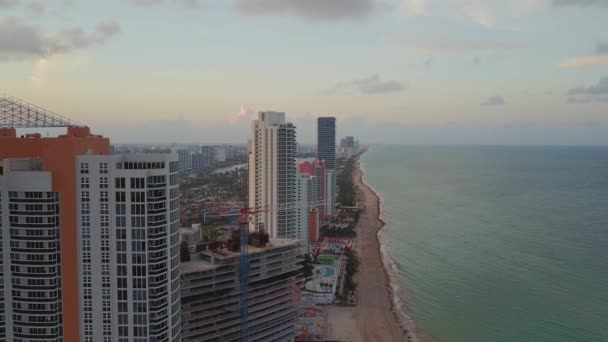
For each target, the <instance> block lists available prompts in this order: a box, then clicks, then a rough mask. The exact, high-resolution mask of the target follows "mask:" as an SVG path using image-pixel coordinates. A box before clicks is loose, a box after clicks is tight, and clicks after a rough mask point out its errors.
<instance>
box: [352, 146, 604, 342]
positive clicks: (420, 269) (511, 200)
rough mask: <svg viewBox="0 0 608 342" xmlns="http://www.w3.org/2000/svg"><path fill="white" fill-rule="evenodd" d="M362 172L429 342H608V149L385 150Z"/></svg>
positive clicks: (368, 157) (403, 302)
mask: <svg viewBox="0 0 608 342" xmlns="http://www.w3.org/2000/svg"><path fill="white" fill-rule="evenodd" d="M361 162H362V167H363V170H364V172H365V176H364V177H365V181H366V182H367V183H368V184H369V185H370V186H371V187H372V188H373V189H374V190H375V191H376V192H377V193H378V194H379V196H380V197H381V200H382V207H383V210H382V214H381V215H382V216H383V219H384V220H385V222H386V223H387V225H386V227H385V229H383V230H382V231H381V233H380V240H381V242H382V249H383V251H384V252H385V263H386V264H388V266H389V267H388V268H389V273H390V274H391V279H392V280H391V281H392V283H393V284H392V286H393V288H394V289H395V294H396V302H397V303H398V304H399V306H400V308H401V309H402V310H403V313H404V314H405V315H408V316H409V317H411V318H412V319H413V321H414V322H415V324H416V330H417V331H418V332H419V335H420V337H421V339H422V340H429V341H439V342H443V341H449V342H489V341H495V342H519V341H522V342H523V341H531V342H532V341H533V342H537V341H550V342H561V341H563V342H566V341H567V342H572V341H577V342H579V341H580V342H598V341H608V148H601V147H494V146H492V147H490V146H398V145H378V146H371V148H370V149H369V151H368V152H366V153H365V154H364V155H363V156H362V157H361Z"/></svg>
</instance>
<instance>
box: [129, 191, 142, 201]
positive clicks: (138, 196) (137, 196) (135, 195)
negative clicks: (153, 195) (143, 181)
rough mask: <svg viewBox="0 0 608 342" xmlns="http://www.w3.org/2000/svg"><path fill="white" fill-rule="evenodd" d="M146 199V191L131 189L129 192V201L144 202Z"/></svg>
mask: <svg viewBox="0 0 608 342" xmlns="http://www.w3.org/2000/svg"><path fill="white" fill-rule="evenodd" d="M145 201H146V193H145V192H143V191H133V192H131V202H145Z"/></svg>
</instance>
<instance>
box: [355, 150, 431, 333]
mask: <svg viewBox="0 0 608 342" xmlns="http://www.w3.org/2000/svg"><path fill="white" fill-rule="evenodd" d="M356 165H357V173H358V174H359V177H360V178H361V179H360V181H361V185H363V186H364V187H366V188H368V189H369V191H371V192H372V193H373V195H374V197H376V201H377V204H378V216H377V219H378V221H380V223H381V227H380V228H379V229H378V230H377V231H376V240H377V242H378V255H379V256H380V259H381V261H382V266H383V267H382V269H383V271H384V276H385V282H386V290H387V292H388V295H389V298H390V303H391V306H390V311H391V312H392V313H393V315H394V316H395V319H396V320H397V324H398V325H399V327H400V328H401V329H402V331H403V333H404V335H406V337H407V341H408V342H419V341H420V338H419V336H418V335H416V326H415V322H414V321H413V320H412V318H411V317H410V316H409V315H408V314H407V312H406V311H405V309H404V308H403V307H402V305H401V304H400V303H399V301H401V299H400V298H399V296H398V293H397V289H396V288H395V287H394V286H393V276H394V275H392V274H391V272H392V270H391V268H392V267H393V266H394V265H393V261H392V260H390V256H389V255H388V253H387V252H386V251H385V250H383V248H382V247H383V244H382V240H381V234H382V231H383V230H384V229H385V228H386V226H387V223H386V221H385V220H384V199H383V197H382V196H381V195H380V194H379V193H378V192H377V191H376V189H374V188H373V187H372V186H371V185H370V184H369V183H367V182H366V181H365V174H366V173H365V169H364V168H363V165H362V164H361V161H360V157H358V158H357V163H356ZM355 183H356V182H355ZM355 186H358V184H355ZM394 272H397V271H394Z"/></svg>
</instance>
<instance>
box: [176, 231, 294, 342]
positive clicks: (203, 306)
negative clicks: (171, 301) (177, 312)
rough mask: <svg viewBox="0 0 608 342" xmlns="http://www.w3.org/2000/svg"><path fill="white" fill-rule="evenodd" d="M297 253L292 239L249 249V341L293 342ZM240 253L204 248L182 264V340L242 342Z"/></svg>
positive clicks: (277, 240) (272, 241)
mask: <svg viewBox="0 0 608 342" xmlns="http://www.w3.org/2000/svg"><path fill="white" fill-rule="evenodd" d="M301 250H302V245H301V242H299V241H298V240H293V239H270V243H269V244H267V245H265V246H258V247H256V246H252V245H250V246H249V258H250V269H249V284H248V288H249V301H248V303H249V307H248V311H249V320H248V322H247V324H248V330H249V341H260V342H266V341H277V342H278V341H293V339H294V337H295V321H296V316H297V314H298V311H299V306H298V302H299V297H300V288H301V286H302V283H301V278H300V276H299V273H300V269H301V265H300V262H301V258H300V255H301ZM239 255H240V254H239V253H238V252H236V253H234V252H230V251H228V250H203V251H201V252H199V253H194V254H192V255H191V259H190V261H188V262H183V263H182V266H181V269H182V272H181V274H182V276H181V278H182V295H181V300H182V336H183V341H184V342H206V341H209V342H211V341H234V342H236V341H241V328H242V317H241V315H240V312H239V309H240V298H241V292H240V291H241V289H240V287H239V267H238V262H239Z"/></svg>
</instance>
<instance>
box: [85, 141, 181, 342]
mask: <svg viewBox="0 0 608 342" xmlns="http://www.w3.org/2000/svg"><path fill="white" fill-rule="evenodd" d="M76 167H77V183H78V186H77V191H78V200H77V208H79V209H80V210H79V213H80V215H79V217H80V221H79V223H78V239H77V240H78V245H79V255H78V260H79V261H80V263H79V264H80V270H79V271H80V272H79V277H78V279H79V289H80V292H79V295H80V310H79V312H80V322H82V324H81V326H80V341H84V342H87V341H98V340H99V341H101V340H102V337H103V340H108V341H118V342H127V341H140V342H144V341H175V342H177V341H180V330H181V324H180V277H179V190H178V172H179V166H178V159H177V156H176V155H175V154H167V153H139V154H119V155H108V156H99V155H98V156H96V155H83V156H78V157H77V158H76ZM93 294H96V295H93ZM100 294H101V295H100Z"/></svg>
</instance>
